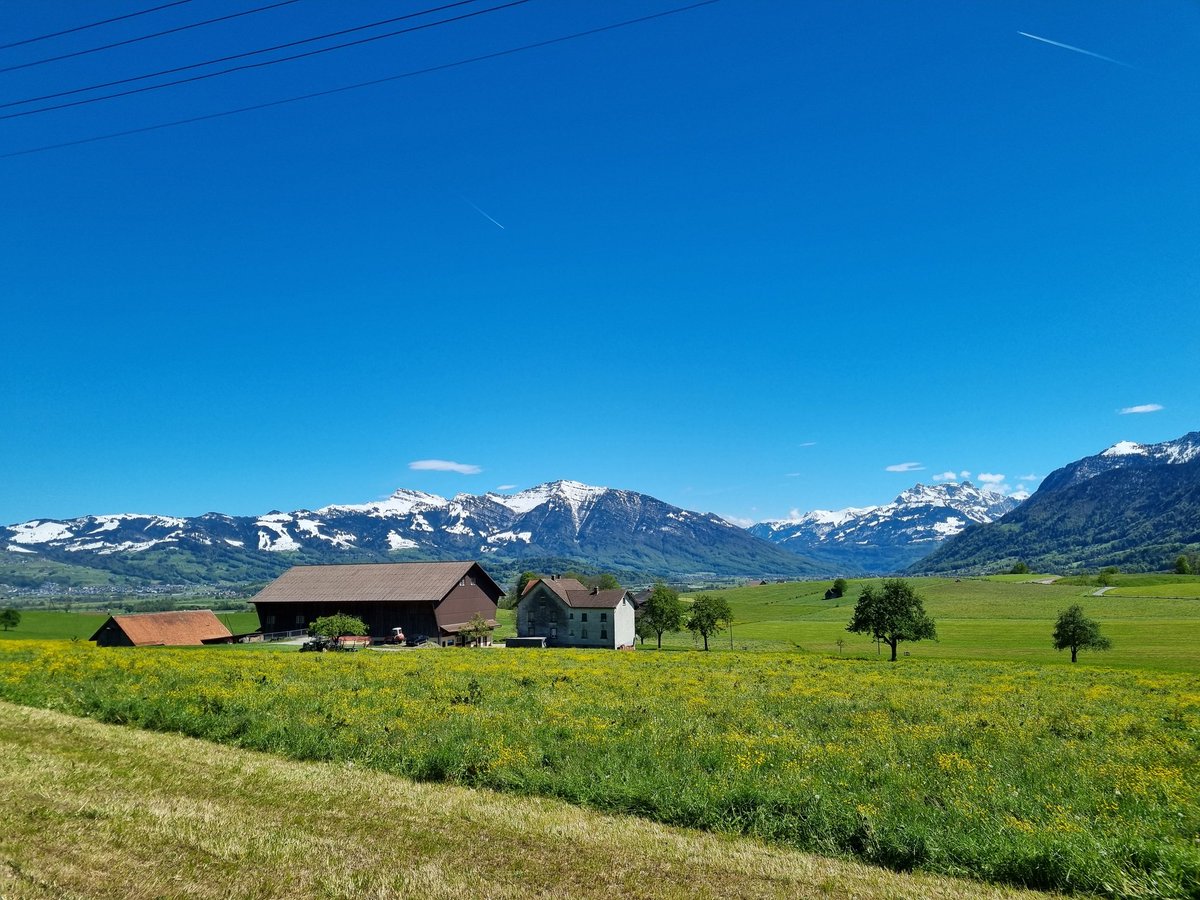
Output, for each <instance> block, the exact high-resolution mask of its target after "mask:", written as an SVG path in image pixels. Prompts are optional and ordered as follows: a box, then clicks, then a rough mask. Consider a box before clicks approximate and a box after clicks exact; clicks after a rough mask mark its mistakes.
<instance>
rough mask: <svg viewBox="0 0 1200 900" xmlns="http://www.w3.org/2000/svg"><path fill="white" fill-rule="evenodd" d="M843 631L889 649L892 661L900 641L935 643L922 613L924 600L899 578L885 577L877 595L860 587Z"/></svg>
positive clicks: (931, 627) (929, 622)
mask: <svg viewBox="0 0 1200 900" xmlns="http://www.w3.org/2000/svg"><path fill="white" fill-rule="evenodd" d="M846 630H847V631H850V632H853V633H856V634H869V635H870V636H871V638H872V639H873V640H876V641H882V642H883V643H885V644H887V645H888V646H889V647H891V648H892V662H895V661H896V646H897V645H898V644H899V643H900V642H901V641H923V640H926V639H931V640H937V628H936V626H935V625H934V622H933V619H931V618H929V616H927V615H926V614H925V603H924V601H923V600H922V599H921V597H920V596H919V595H918V594H917V592H916V591H915V590H914V589H913V586H912V585H911V584H909V583H908V582H907V581H905V580H904V579H903V578H889V579H888V580H887V581H885V582H884V583H883V587H882V588H881V589H880V590H879V591H878V592H876V591H875V589H874V588H872V587H870V586H868V587H865V588H863V591H862V593H861V594H859V595H858V602H857V603H856V604H855V605H854V615H853V617H852V618H851V619H850V624H849V625H847V626H846Z"/></svg>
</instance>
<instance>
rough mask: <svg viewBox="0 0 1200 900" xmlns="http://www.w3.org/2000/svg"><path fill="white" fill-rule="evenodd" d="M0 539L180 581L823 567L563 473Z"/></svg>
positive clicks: (110, 520) (36, 522) (84, 522)
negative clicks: (433, 570)
mask: <svg viewBox="0 0 1200 900" xmlns="http://www.w3.org/2000/svg"><path fill="white" fill-rule="evenodd" d="M0 547H2V548H4V550H5V551H6V552H5V558H6V559H7V561H8V562H10V563H13V564H14V565H15V564H16V561H14V559H13V558H14V557H22V556H38V557H42V558H48V559H57V560H60V561H62V562H70V563H74V564H81V565H85V566H92V567H97V568H103V569H107V570H109V571H115V570H124V571H128V572H130V573H132V574H131V575H130V577H142V578H153V577H154V570H155V568H156V564H157V565H158V567H159V568H161V567H162V566H163V565H164V560H165V561H166V562H167V563H170V565H167V566H166V568H167V569H168V570H170V571H172V572H174V573H175V574H176V575H177V576H179V577H183V578H184V580H185V581H187V580H189V579H195V580H203V570H204V568H205V565H206V564H207V565H208V566H210V567H211V568H212V569H213V570H214V571H215V572H217V573H220V574H221V577H222V578H226V577H227V578H229V579H232V580H239V573H241V574H244V575H247V576H248V577H252V578H255V579H258V578H261V577H263V575H264V574H266V575H267V576H268V577H269V573H271V572H276V573H277V571H282V569H283V568H286V567H287V566H288V565H291V564H293V563H295V562H310V563H321V562H354V561H384V560H389V559H393V560H404V559H450V558H479V559H482V560H484V561H485V562H487V561H489V560H491V561H492V562H489V563H488V564H489V566H492V567H495V568H497V569H498V570H508V569H512V568H514V567H519V565H520V563H521V561H522V560H526V559H542V560H561V561H564V562H566V563H568V564H574V565H580V566H584V567H587V568H594V569H609V570H615V571H621V572H625V573H631V574H640V575H643V576H645V577H648V578H651V577H668V578H685V577H688V576H705V575H707V576H715V577H725V578H729V577H750V576H754V577H801V576H804V575H814V574H816V573H817V572H818V569H819V566H818V565H817V564H816V563H815V562H813V561H809V560H805V559H803V558H802V557H799V556H796V555H794V554H791V553H789V552H787V551H784V550H781V549H780V548H777V547H775V546H774V545H773V544H771V543H770V542H768V541H762V540H760V539H759V538H757V537H754V536H753V535H751V534H749V533H748V532H746V531H745V530H743V529H741V528H739V527H738V526H736V525H733V524H732V523H730V522H728V521H726V520H725V519H723V518H721V517H720V516H717V515H715V514H713V513H700V512H695V511H691V510H686V509H682V508H680V507H676V506H672V505H670V504H667V503H665V502H663V501H661V500H658V499H656V498H654V497H651V496H650V495H648V494H641V493H638V492H636V491H628V490H622V489H617V488H604V487H596V486H592V485H586V484H583V483H581V482H576V481H567V480H560V481H554V482H547V483H545V484H541V485H537V486H535V487H532V488H529V489H527V490H524V491H519V492H517V493H515V494H498V493H494V492H489V493H486V494H482V495H471V494H458V495H456V496H454V497H452V498H449V499H447V498H445V497H441V496H439V495H437V494H430V493H426V492H423V491H413V490H410V489H406V488H401V489H398V490H397V491H395V492H394V493H393V494H392V495H390V496H389V497H387V498H386V499H383V500H377V501H370V502H367V503H359V504H331V505H327V506H323V507H321V508H319V509H316V510H307V509H302V510H294V511H291V512H281V511H278V510H273V511H271V512H268V513H263V514H261V515H258V516H229V515H225V514H223V513H215V512H210V513H205V514H204V515H201V516H195V517H190V518H188V517H175V516H161V515H141V514H107V515H99V516H80V517H77V518H74V519H63V520H55V519H31V520H29V521H27V522H22V523H17V524H15V525H10V526H6V527H3V528H0ZM151 561H153V562H154V563H155V564H151ZM3 580H4V577H3V573H2V572H0V581H3ZM240 580H247V579H246V578H241V579H240Z"/></svg>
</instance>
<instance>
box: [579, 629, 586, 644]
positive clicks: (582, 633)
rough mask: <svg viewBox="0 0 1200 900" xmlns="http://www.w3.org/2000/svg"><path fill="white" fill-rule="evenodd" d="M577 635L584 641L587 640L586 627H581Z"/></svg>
mask: <svg viewBox="0 0 1200 900" xmlns="http://www.w3.org/2000/svg"><path fill="white" fill-rule="evenodd" d="M579 636H580V637H581V638H582V639H583V640H585V641H586V640H587V629H586V628H585V629H583V631H581V632H580V633H579Z"/></svg>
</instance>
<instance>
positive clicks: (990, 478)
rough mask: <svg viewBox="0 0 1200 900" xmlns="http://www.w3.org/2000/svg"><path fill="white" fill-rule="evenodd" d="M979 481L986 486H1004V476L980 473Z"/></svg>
mask: <svg viewBox="0 0 1200 900" xmlns="http://www.w3.org/2000/svg"><path fill="white" fill-rule="evenodd" d="M979 480H980V481H982V482H983V483H984V484H1003V483H1004V476H1003V475H997V474H995V473H993V472H980V473H979Z"/></svg>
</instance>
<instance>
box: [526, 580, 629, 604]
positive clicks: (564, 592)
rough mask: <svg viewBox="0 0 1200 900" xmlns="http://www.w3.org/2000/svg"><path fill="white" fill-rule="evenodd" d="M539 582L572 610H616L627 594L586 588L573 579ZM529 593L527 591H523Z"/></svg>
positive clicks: (619, 590) (615, 590)
mask: <svg viewBox="0 0 1200 900" xmlns="http://www.w3.org/2000/svg"><path fill="white" fill-rule="evenodd" d="M538 581H540V582H541V583H542V584H544V585H545V586H546V587H548V588H549V589H550V590H551V591H552V592H553V593H554V594H556V595H557V596H558V598H559V599H560V600H562V602H563V603H565V604H567V606H569V607H571V608H572V609H616V608H617V606H618V605H619V604H620V602H621V600H622V599H623V598H624V597H625V595H626V594H628V593H629V592H628V591H626V590H624V589H623V588H613V589H612V590H608V591H601V590H597V589H596V588H588V587H585V586H584V585H582V584H580V583H579V582H578V581H576V580H575V579H574V578H539V579H537V581H535V582H532V583H533V584H536V583H537V582H538ZM525 593H526V594H528V593H529V591H528V590H526V591H525Z"/></svg>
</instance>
